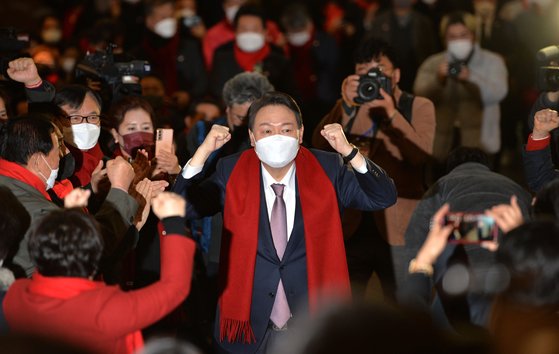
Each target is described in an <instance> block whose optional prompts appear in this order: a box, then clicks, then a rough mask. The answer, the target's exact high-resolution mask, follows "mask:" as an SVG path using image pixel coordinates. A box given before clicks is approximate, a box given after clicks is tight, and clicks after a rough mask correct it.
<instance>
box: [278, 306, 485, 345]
mask: <svg viewBox="0 0 559 354" xmlns="http://www.w3.org/2000/svg"><path fill="white" fill-rule="evenodd" d="M320 316H322V317H319V318H317V319H315V321H316V322H315V323H314V324H313V323H310V325H307V326H306V327H305V329H306V331H303V333H304V335H305V338H304V339H303V340H301V342H302V345H301V344H299V345H300V346H302V348H293V349H294V350H290V351H286V352H292V353H297V354H299V353H305V354H331V353H332V354H334V353H367V352H370V351H371V350H370V348H371V343H375V344H374V345H375V350H374V352H377V353H391V354H424V353H429V354H448V353H453V354H457V353H488V352H489V350H488V349H489V347H488V345H487V344H486V343H485V342H484V341H483V340H478V339H477V338H476V339H475V340H470V341H467V342H466V341H463V340H462V341H457V340H454V338H452V337H451V336H447V335H444V333H443V332H442V331H441V330H440V329H438V328H436V327H435V326H434V325H433V323H432V321H431V320H430V319H429V318H428V316H427V315H425V314H422V313H419V312H417V311H411V310H407V309H404V308H395V307H391V306H388V305H386V304H380V303H379V304H375V303H361V304H359V303H358V304H353V305H351V306H349V305H347V306H344V307H341V308H338V309H334V310H333V311H330V313H326V314H320ZM394 333H399V334H401V335H403V338H406V339H405V340H399V341H394ZM294 342H295V341H294ZM291 345H292V346H297V345H298V344H297V343H294V344H291Z"/></svg>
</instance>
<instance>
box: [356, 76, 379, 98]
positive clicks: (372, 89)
mask: <svg viewBox="0 0 559 354" xmlns="http://www.w3.org/2000/svg"><path fill="white" fill-rule="evenodd" d="M357 93H358V94H359V97H360V98H362V99H363V100H365V101H372V100H374V99H375V98H376V97H378V96H379V87H378V84H377V83H376V82H375V81H373V80H367V81H365V80H363V82H362V83H361V84H360V85H359V88H358V91H357Z"/></svg>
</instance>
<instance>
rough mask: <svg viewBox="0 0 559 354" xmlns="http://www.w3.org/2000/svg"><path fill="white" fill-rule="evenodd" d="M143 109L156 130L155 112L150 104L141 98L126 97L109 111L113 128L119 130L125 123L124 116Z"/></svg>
mask: <svg viewBox="0 0 559 354" xmlns="http://www.w3.org/2000/svg"><path fill="white" fill-rule="evenodd" d="M135 109H142V110H144V111H146V112H147V114H148V115H149V117H150V119H151V124H152V125H153V127H154V128H155V112H154V111H153V107H152V106H151V105H150V104H149V102H148V101H147V100H146V99H145V98H143V97H141V96H126V97H123V98H122V99H120V100H119V101H117V102H116V103H114V104H113V105H112V106H111V110H110V111H109V118H110V121H111V127H112V128H114V129H116V130H118V127H120V125H121V124H122V122H123V121H124V116H125V115H126V113H128V112H129V111H132V110H135Z"/></svg>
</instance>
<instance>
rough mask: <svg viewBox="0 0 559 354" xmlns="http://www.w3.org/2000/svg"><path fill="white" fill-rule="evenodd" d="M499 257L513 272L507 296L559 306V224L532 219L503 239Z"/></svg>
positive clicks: (520, 300)
mask: <svg viewBox="0 0 559 354" xmlns="http://www.w3.org/2000/svg"><path fill="white" fill-rule="evenodd" d="M496 256H497V260H498V261H499V262H500V263H502V264H503V265H504V266H505V267H506V268H507V269H508V271H509V273H510V279H511V280H510V284H509V287H508V289H507V290H506V291H505V293H504V296H505V297H507V298H510V299H512V300H514V301H516V302H519V303H522V304H527V305H532V306H545V305H559V282H558V281H557V279H559V225H557V223H556V222H555V221H532V222H528V223H525V224H523V225H521V226H519V227H517V228H516V229H514V230H512V231H510V232H509V233H508V234H506V235H505V236H503V237H502V238H501V240H500V244H499V249H498V250H497V255H496Z"/></svg>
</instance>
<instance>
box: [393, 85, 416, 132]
mask: <svg viewBox="0 0 559 354" xmlns="http://www.w3.org/2000/svg"><path fill="white" fill-rule="evenodd" d="M414 99H415V96H414V95H412V94H411V93H407V92H404V91H402V95H401V96H400V100H399V101H398V105H397V107H396V108H397V109H398V111H399V112H400V113H401V114H402V115H403V116H404V118H406V120H407V121H408V123H410V124H411V120H412V112H413V109H412V108H413V100H414Z"/></svg>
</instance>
